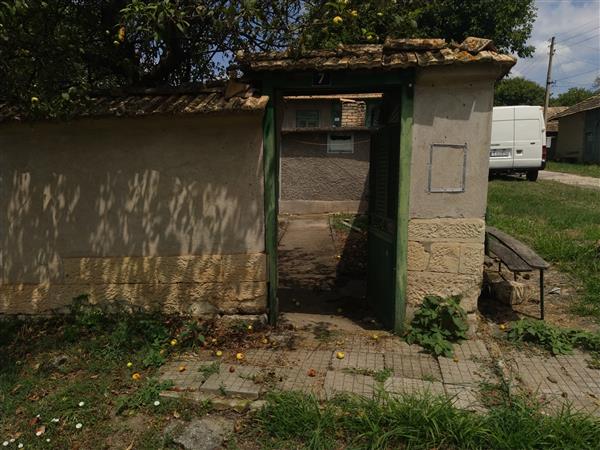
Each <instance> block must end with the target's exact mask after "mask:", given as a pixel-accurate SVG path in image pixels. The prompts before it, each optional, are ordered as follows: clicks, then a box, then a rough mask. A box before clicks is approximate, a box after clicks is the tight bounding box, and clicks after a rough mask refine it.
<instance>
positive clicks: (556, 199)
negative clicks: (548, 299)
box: [487, 179, 600, 320]
mask: <svg viewBox="0 0 600 450" xmlns="http://www.w3.org/2000/svg"><path fill="white" fill-rule="evenodd" d="M487 215H488V217H487V218H488V223H489V224H490V225H494V226H496V227H498V228H500V229H502V230H504V231H506V232H507V233H510V234H511V235H513V236H515V237H517V238H518V239H520V240H522V241H523V242H525V243H527V244H528V245H530V246H531V247H532V248H534V249H535V250H536V251H537V252H538V253H539V254H540V255H541V256H542V257H543V258H545V259H546V260H547V261H549V262H551V263H552V264H554V265H555V266H557V267H558V268H559V269H560V270H561V271H564V272H566V273H568V274H570V275H571V276H573V277H574V278H575V279H576V280H577V281H578V282H579V283H580V285H581V286H582V289H581V293H580V294H581V295H580V296H579V300H578V302H577V303H576V304H575V305H573V312H575V313H578V314H581V315H590V316H593V317H595V318H596V319H597V320H600V191H596V190H593V189H585V188H578V187H574V186H567V185H563V184H559V183H554V182H550V181H541V182H537V183H528V182H526V181H522V180H518V179H497V180H493V181H491V182H490V185H489V192H488V214H487Z"/></svg>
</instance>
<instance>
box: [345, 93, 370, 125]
mask: <svg viewBox="0 0 600 450" xmlns="http://www.w3.org/2000/svg"><path fill="white" fill-rule="evenodd" d="M366 113H367V105H366V103H365V102H363V101H356V100H342V127H364V126H365V116H366Z"/></svg>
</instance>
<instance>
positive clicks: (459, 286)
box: [408, 271, 481, 312]
mask: <svg viewBox="0 0 600 450" xmlns="http://www.w3.org/2000/svg"><path fill="white" fill-rule="evenodd" d="M480 289H481V276H479V275H472V274H469V275H466V274H444V273H433V272H412V271H409V272H408V303H409V304H410V305H412V306H418V305H420V304H421V303H422V302H423V299H424V298H425V296H427V295H439V296H440V297H449V296H452V295H460V296H461V297H462V298H463V302H464V306H463V307H465V309H466V310H467V311H468V312H469V311H472V310H473V308H475V307H476V305H477V297H478V295H479V291H480ZM461 304H462V303H461Z"/></svg>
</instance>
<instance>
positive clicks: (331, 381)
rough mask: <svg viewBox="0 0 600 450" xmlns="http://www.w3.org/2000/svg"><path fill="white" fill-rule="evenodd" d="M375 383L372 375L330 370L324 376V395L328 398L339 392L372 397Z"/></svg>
mask: <svg viewBox="0 0 600 450" xmlns="http://www.w3.org/2000/svg"><path fill="white" fill-rule="evenodd" d="M375 385H376V382H375V380H374V379H373V377H370V376H367V375H357V374H352V373H346V372H338V371H332V370H330V371H328V372H327V375H326V376H325V395H326V397H327V398H328V399H329V398H332V397H334V396H335V395H337V394H341V393H346V394H355V395H360V396H362V397H372V396H373V393H374V391H375Z"/></svg>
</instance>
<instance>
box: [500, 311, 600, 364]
mask: <svg viewBox="0 0 600 450" xmlns="http://www.w3.org/2000/svg"><path fill="white" fill-rule="evenodd" d="M508 339H510V340H511V341H513V342H530V343H532V344H536V345H539V346H541V347H543V348H545V349H546V350H548V351H549V352H551V353H552V354H554V355H565V354H569V353H572V352H573V348H574V347H578V348H581V349H583V350H589V351H592V352H598V351H600V333H591V332H589V331H583V330H575V329H570V328H560V327H556V326H554V325H551V324H549V323H547V322H544V321H542V320H535V319H521V320H518V321H516V322H513V324H512V325H511V329H510V331H509V332H508Z"/></svg>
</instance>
